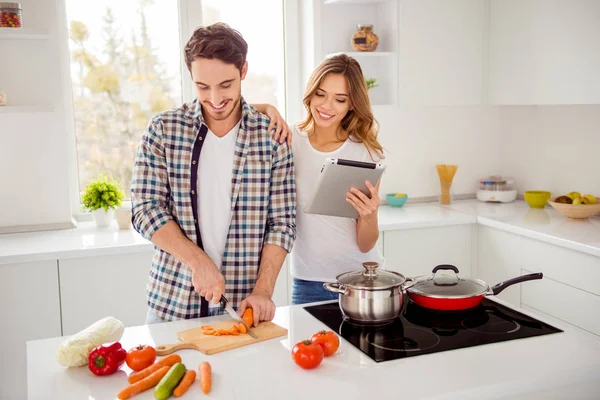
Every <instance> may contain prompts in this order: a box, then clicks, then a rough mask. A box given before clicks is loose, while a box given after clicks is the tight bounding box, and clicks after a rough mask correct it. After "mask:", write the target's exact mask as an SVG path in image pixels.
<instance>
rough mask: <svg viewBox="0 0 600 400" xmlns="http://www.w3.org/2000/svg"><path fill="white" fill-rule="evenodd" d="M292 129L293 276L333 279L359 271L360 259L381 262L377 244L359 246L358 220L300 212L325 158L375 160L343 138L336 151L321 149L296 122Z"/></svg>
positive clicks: (361, 260)
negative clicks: (366, 248)
mask: <svg viewBox="0 0 600 400" xmlns="http://www.w3.org/2000/svg"><path fill="white" fill-rule="evenodd" d="M291 130H292V135H293V137H292V152H293V154H294V165H295V169H296V176H295V178H296V196H297V207H296V241H295V242H294V247H293V249H292V257H291V270H292V276H293V277H295V278H298V279H304V280H308V281H323V282H335V280H336V279H335V278H336V276H337V275H339V274H342V273H344V272H348V271H356V270H361V269H362V268H363V267H362V263H363V262H366V261H375V262H379V263H380V264H381V263H383V258H382V256H381V254H380V252H379V249H378V248H377V246H375V247H374V248H373V249H371V250H370V251H369V252H367V253H363V252H361V251H360V249H359V248H358V244H357V243H356V223H357V220H355V219H353V218H340V217H330V216H326V215H316V214H306V213H305V212H304V211H303V210H304V207H305V205H306V203H307V202H308V200H309V198H310V196H311V195H312V192H313V190H314V188H315V182H316V181H317V177H318V176H319V173H320V171H321V167H322V166H323V161H324V160H325V158H326V157H332V158H344V159H349V160H356V161H363V162H374V161H373V160H372V159H371V156H370V155H369V152H368V150H367V148H366V147H365V145H364V144H362V143H356V142H353V141H351V140H346V141H345V142H344V143H343V144H342V146H340V147H339V148H338V149H337V150H334V151H331V152H322V151H318V150H316V149H315V148H314V147H313V146H312V144H311V143H310V141H309V140H308V135H307V133H306V132H301V131H300V130H299V129H298V127H297V126H296V125H294V126H292V127H291ZM376 161H377V160H376ZM381 267H382V268H383V265H382V266H381Z"/></svg>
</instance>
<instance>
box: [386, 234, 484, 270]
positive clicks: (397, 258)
mask: <svg viewBox="0 0 600 400" xmlns="http://www.w3.org/2000/svg"><path fill="white" fill-rule="evenodd" d="M472 229H473V226H472V225H456V226H444V227H438V228H421V229H406V230H397V231H385V232H384V236H383V249H384V258H385V268H386V269H389V270H392V271H396V272H400V273H401V274H403V275H404V276H406V277H415V276H421V275H428V274H431V270H432V269H433V268H434V267H435V266H437V265H440V264H452V265H455V266H456V267H457V268H458V269H459V270H460V274H461V275H462V276H471V232H472Z"/></svg>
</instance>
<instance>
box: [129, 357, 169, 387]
mask: <svg viewBox="0 0 600 400" xmlns="http://www.w3.org/2000/svg"><path fill="white" fill-rule="evenodd" d="M179 362H181V357H180V356H179V354H169V355H168V356H166V357H163V358H161V359H160V360H158V361H157V362H155V363H154V364H152V365H151V366H149V367H146V368H145V369H143V370H141V371H138V372H134V373H133V374H131V375H129V378H127V380H128V381H129V383H136V382H137V381H139V380H140V379H144V378H145V377H147V376H149V375H150V374H152V373H154V372H155V371H157V370H159V369H160V368H161V367H171V366H173V365H175V364H177V363H179Z"/></svg>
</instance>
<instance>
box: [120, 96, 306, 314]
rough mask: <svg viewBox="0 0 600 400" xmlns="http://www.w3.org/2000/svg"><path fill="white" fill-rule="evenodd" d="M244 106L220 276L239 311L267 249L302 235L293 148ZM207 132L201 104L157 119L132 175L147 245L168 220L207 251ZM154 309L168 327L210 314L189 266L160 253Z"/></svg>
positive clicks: (135, 218)
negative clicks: (202, 160)
mask: <svg viewBox="0 0 600 400" xmlns="http://www.w3.org/2000/svg"><path fill="white" fill-rule="evenodd" d="M241 103H242V120H241V125H240V129H239V134H238V137H237V141H236V145H235V146H236V147H235V154H234V161H233V171H232V177H231V184H232V199H231V201H232V205H231V207H232V218H231V223H230V225H229V232H228V234H227V241H226V244H225V252H224V254H223V263H222V265H221V273H222V274H223V276H224V278H225V296H226V297H227V298H228V300H229V301H230V302H231V303H232V305H233V306H234V307H235V308H237V307H238V306H239V304H240V302H241V301H242V300H243V299H244V298H246V297H247V296H248V295H249V294H250V293H251V291H252V289H253V288H254V285H255V283H256V279H257V276H258V268H259V265H260V258H261V252H262V248H263V245H264V244H274V245H277V246H281V247H283V248H284V249H285V250H286V251H288V252H289V251H290V250H291V248H292V244H293V241H294V239H295V236H296V224H295V217H296V187H295V182H294V161H293V156H292V153H291V150H290V148H289V147H288V146H287V144H285V143H284V144H281V145H280V144H279V143H277V142H276V141H274V140H273V139H272V134H271V133H270V132H269V131H268V130H267V128H268V126H269V119H268V118H267V117H266V116H265V115H263V114H261V113H259V112H258V111H257V110H256V109H255V108H253V107H251V106H250V105H249V104H247V103H246V102H245V101H244V99H243V98H242V100H241ZM207 132H208V127H207V126H206V124H205V122H204V120H203V117H202V111H201V107H200V104H199V103H198V101H197V100H194V101H192V102H189V103H185V104H183V105H182V106H181V107H180V108H177V109H172V110H169V111H165V112H163V113H160V114H159V115H157V116H155V117H154V118H153V119H152V121H151V122H150V124H149V126H148V127H147V129H146V131H145V132H144V136H143V137H142V140H141V142H140V144H139V147H138V150H137V154H136V157H135V163H134V168H133V179H132V186H131V201H132V222H133V226H134V227H135V229H136V230H137V231H138V232H139V233H140V234H141V235H142V236H143V237H145V238H146V239H148V240H150V239H151V238H152V235H153V234H154V233H155V232H156V231H157V230H158V229H159V228H160V227H162V226H163V225H164V224H166V223H167V222H168V221H171V220H173V221H175V222H177V223H178V224H179V226H180V227H181V230H182V231H183V233H184V234H185V235H186V236H187V237H188V238H189V239H190V240H191V241H192V242H194V243H197V244H198V245H199V246H200V247H201V248H202V240H201V238H200V228H199V225H198V210H197V190H196V189H197V188H196V186H197V170H198V168H197V166H198V159H199V157H200V154H201V152H200V150H201V148H202V143H203V140H204V138H205V137H206V134H207ZM147 301H148V305H149V306H150V307H152V308H153V309H154V311H155V313H156V314H157V315H158V316H159V317H161V318H162V319H163V320H166V321H171V320H176V319H188V318H198V317H201V316H205V315H207V312H208V303H207V301H206V300H205V299H204V298H203V297H201V296H200V295H199V294H198V293H197V292H196V291H195V290H194V287H193V285H192V273H191V270H190V268H189V267H188V266H186V265H185V264H183V263H182V262H181V261H180V260H178V259H176V258H175V257H174V256H172V255H171V254H169V253H167V252H165V251H163V250H162V249H160V248H158V247H157V246H154V257H153V259H152V268H151V270H150V274H149V282H148V287H147Z"/></svg>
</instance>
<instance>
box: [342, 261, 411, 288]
mask: <svg viewBox="0 0 600 400" xmlns="http://www.w3.org/2000/svg"><path fill="white" fill-rule="evenodd" d="M363 267H364V268H365V269H364V270H358V271H351V272H346V273H343V274H341V275H339V276H338V277H337V280H338V282H339V283H340V284H342V285H344V286H347V287H349V288H353V289H389V288H391V287H395V286H400V285H402V284H403V283H404V282H405V281H406V278H405V277H404V275H402V274H399V273H397V272H393V271H386V270H380V269H378V268H379V264H378V263H376V262H365V263H363Z"/></svg>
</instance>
